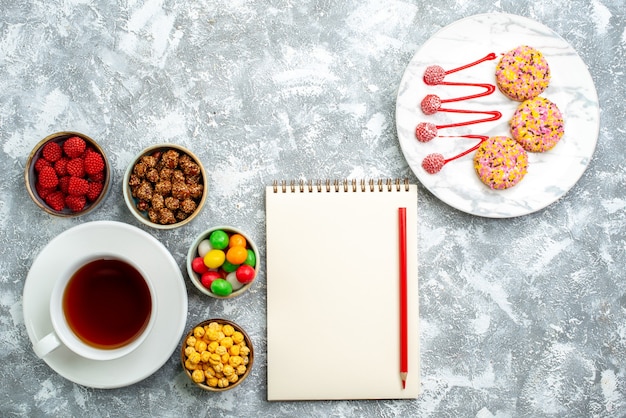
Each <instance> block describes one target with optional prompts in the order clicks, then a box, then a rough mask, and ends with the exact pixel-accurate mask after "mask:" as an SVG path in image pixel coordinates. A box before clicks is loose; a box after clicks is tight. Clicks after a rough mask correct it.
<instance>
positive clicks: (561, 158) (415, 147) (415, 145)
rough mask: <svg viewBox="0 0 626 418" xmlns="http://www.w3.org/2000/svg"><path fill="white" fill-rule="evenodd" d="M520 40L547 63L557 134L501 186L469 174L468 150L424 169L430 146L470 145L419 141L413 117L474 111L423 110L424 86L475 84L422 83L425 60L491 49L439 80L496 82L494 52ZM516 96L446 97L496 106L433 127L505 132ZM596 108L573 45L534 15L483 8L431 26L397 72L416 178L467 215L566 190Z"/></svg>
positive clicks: (503, 214) (452, 60) (439, 61)
mask: <svg viewBox="0 0 626 418" xmlns="http://www.w3.org/2000/svg"><path fill="white" fill-rule="evenodd" d="M519 45H529V46H532V47H535V48H537V49H539V50H540V51H541V52H543V54H544V55H545V57H546V59H547V60H548V64H549V65H550V70H551V74H552V78H551V81H550V85H549V86H548V88H547V89H546V90H545V91H544V93H543V94H542V96H543V97H546V98H548V99H550V100H552V101H553V102H554V103H556V104H557V106H558V107H559V109H560V110H561V112H562V113H563V118H564V121H565V134H564V136H563V138H561V141H560V142H559V143H558V144H557V145H556V146H555V147H554V148H553V149H551V150H550V151H548V152H545V153H541V154H539V153H529V167H528V174H527V175H526V177H525V178H524V179H523V180H522V181H521V182H520V183H518V184H517V185H516V186H514V187H512V188H510V189H507V190H502V191H496V190H491V189H489V188H488V187H487V186H486V185H484V184H483V183H482V182H481V181H480V180H479V179H478V176H477V175H476V174H475V171H474V168H473V161H472V157H473V155H474V153H470V154H468V155H466V156H465V157H462V158H460V159H457V160H455V161H452V162H450V163H448V164H446V165H445V166H444V167H443V169H442V170H441V171H440V172H439V173H437V174H428V173H427V172H426V171H424V169H423V168H422V160H423V159H424V157H425V156H427V155H428V154H431V153H440V154H443V156H444V157H445V158H449V157H452V156H455V155H457V154H459V153H460V152H462V151H464V150H466V149H468V148H470V147H471V146H472V145H475V144H476V142H478V141H477V140H472V139H468V138H444V137H437V138H434V139H433V140H431V141H430V142H426V143H422V142H419V141H417V140H416V138H415V128H416V126H417V124H418V123H419V122H431V123H434V124H435V125H443V124H448V123H454V122H461V121H464V120H469V119H476V118H484V117H485V116H481V115H459V114H453V113H448V112H437V113H436V114H434V115H430V116H427V115H424V114H423V113H422V111H421V109H420V102H421V101H422V99H423V98H424V96H426V95H427V94H436V95H438V96H439V97H441V99H446V98H454V97H461V96H465V95H468V94H474V93H477V92H480V91H481V90H479V89H476V88H466V87H452V86H444V85H437V86H428V85H426V84H425V83H424V81H423V75H424V70H425V69H426V67H428V66H429V65H440V66H441V67H443V68H444V70H450V69H453V68H457V67H460V66H463V65H466V64H468V63H471V62H474V61H476V60H478V59H480V58H482V57H484V56H486V55H487V54H489V53H490V52H494V53H496V54H497V55H498V58H497V59H496V60H492V61H485V62H483V63H481V64H479V65H476V66H474V67H471V68H469V69H465V70H462V71H459V72H456V73H452V74H449V75H447V76H446V78H445V81H455V82H470V83H491V84H494V85H495V66H496V63H497V62H498V60H499V56H500V54H503V53H505V52H507V51H508V50H510V49H513V48H515V47H517V46H519ZM518 104H519V102H515V101H512V100H510V99H508V98H507V97H506V96H504V95H503V94H502V93H500V91H499V90H497V89H496V91H495V92H494V93H493V94H491V95H490V96H487V97H482V98H478V99H472V100H466V101H461V102H453V103H446V104H444V106H442V107H447V108H457V109H471V110H478V111H487V110H499V111H500V112H501V113H502V118H501V119H500V120H498V121H492V122H486V123H480V124H475V125H469V126H466V127H456V128H446V129H440V130H439V132H438V133H439V135H440V136H441V135H464V134H465V135H466V134H473V135H487V136H494V135H507V136H510V132H509V126H508V121H509V119H510V118H511V117H512V116H513V112H514V111H515V109H516V107H517V105H518ZM599 123H600V111H599V105H598V96H597V93H596V89H595V86H594V84H593V80H592V78H591V75H590V74H589V71H588V69H587V67H586V66H585V64H584V62H583V61H582V60H581V59H580V57H579V56H578V54H577V53H576V51H575V50H574V49H573V48H572V47H571V46H570V45H569V44H568V43H567V42H566V41H565V40H564V39H562V38H561V37H560V36H559V35H558V34H556V33H555V32H553V31H552V30H551V29H549V28H547V27H546V26H544V25H542V24H540V23H538V22H535V21H533V20H530V19H527V18H524V17H520V16H515V15H509V14H499V13H494V14H482V15H476V16H471V17H468V18H465V19H462V20H459V21H457V22H455V23H453V24H451V25H449V26H446V27H445V28H443V29H441V30H440V31H438V32H437V33H436V34H435V35H434V36H432V37H431V38H430V39H429V40H428V41H427V42H426V43H424V45H422V47H421V48H420V49H419V50H418V51H417V53H416V54H415V56H414V57H413V58H412V59H411V61H410V63H409V65H408V66H407V69H406V71H405V73H404V75H403V77H402V81H401V82H400V86H399V89H398V97H397V102H396V124H397V130H398V137H399V140H400V146H401V148H402V152H403V153H404V156H405V158H406V160H407V162H408V164H409V166H410V167H411V169H412V170H413V172H414V173H415V175H416V176H417V178H418V179H419V180H420V182H421V183H422V184H423V185H424V186H425V187H426V188H427V189H428V190H429V191H430V192H431V193H433V195H435V196H436V197H437V198H439V199H440V200H442V201H443V202H445V203H447V204H448V205H450V206H452V207H454V208H456V209H459V210H461V211H463V212H467V213H470V214H473V215H478V216H484V217H491V218H508V217H515V216H521V215H526V214H529V213H532V212H535V211H537V210H540V209H542V208H544V207H546V206H548V205H550V204H551V203H553V202H555V201H556V200H558V199H559V198H560V197H562V196H563V195H564V194H565V193H567V192H568V191H569V190H570V188H571V187H572V186H574V184H576V182H577V181H578V180H579V179H580V177H581V176H582V174H583V173H584V171H585V169H586V168H587V165H588V164H589V161H590V160H591V157H592V156H593V152H594V151H595V147H596V143H597V140H598V132H599Z"/></svg>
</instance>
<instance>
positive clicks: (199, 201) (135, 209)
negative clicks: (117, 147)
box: [122, 144, 208, 229]
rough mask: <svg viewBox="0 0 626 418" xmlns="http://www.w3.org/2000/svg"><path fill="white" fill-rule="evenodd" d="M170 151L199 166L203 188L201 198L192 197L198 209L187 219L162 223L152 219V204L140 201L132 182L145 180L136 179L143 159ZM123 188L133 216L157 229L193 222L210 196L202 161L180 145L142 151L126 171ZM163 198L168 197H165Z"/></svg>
mask: <svg viewBox="0 0 626 418" xmlns="http://www.w3.org/2000/svg"><path fill="white" fill-rule="evenodd" d="M169 150H174V151H176V152H178V154H179V155H180V156H183V155H187V156H189V157H190V158H191V159H192V160H193V162H195V163H196V164H197V165H198V167H199V169H200V174H199V175H200V178H199V181H198V184H199V185H201V186H202V194H201V196H199V197H192V200H193V201H194V203H195V205H196V208H195V210H194V211H193V212H192V213H189V214H185V216H186V217H185V218H178V217H176V218H175V221H174V222H172V223H162V222H160V221H158V220H155V221H153V220H151V219H150V216H149V213H154V212H150V210H151V209H152V206H151V203H150V202H147V201H145V200H144V201H142V199H140V198H139V197H138V196H137V195H136V194H135V193H133V187H132V186H131V182H132V181H143V180H144V178H140V179H139V180H137V178H136V177H135V167H136V166H137V164H138V163H139V162H140V161H141V160H142V158H143V157H145V156H155V155H156V156H158V155H162V154H163V153H165V152H167V151H169ZM150 183H151V185H152V186H151V187H154V185H155V184H156V183H153V182H150ZM172 184H173V183H172ZM122 187H123V193H124V200H125V202H126V206H127V207H128V209H129V210H130V212H131V213H132V215H133V216H134V217H135V218H136V219H137V220H138V221H139V222H141V223H143V224H144V225H148V226H151V227H153V228H156V229H173V228H178V227H181V226H183V225H186V224H188V223H189V222H191V221H192V220H193V219H194V218H195V217H196V216H198V214H199V213H200V211H201V210H202V207H203V206H204V203H205V201H206V198H207V194H208V188H207V176H206V172H205V171H204V167H203V166H202V163H201V162H200V159H199V158H198V157H197V156H195V155H194V154H193V153H192V152H191V151H189V150H188V149H186V148H184V147H181V146H180V145H176V144H159V145H153V146H151V147H148V148H146V149H144V150H143V151H141V152H140V153H139V154H138V155H137V156H136V157H135V158H134V159H133V161H132V162H131V163H130V165H129V166H128V168H127V169H126V173H125V175H124V181H123V184H122ZM163 196H166V195H163ZM177 200H178V199H177ZM142 205H143V206H147V207H142ZM171 212H172V213H178V212H180V213H184V212H182V211H181V210H180V209H175V210H172V211H171Z"/></svg>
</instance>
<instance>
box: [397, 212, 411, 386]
mask: <svg viewBox="0 0 626 418" xmlns="http://www.w3.org/2000/svg"><path fill="white" fill-rule="evenodd" d="M398 236H399V244H400V251H399V253H400V259H399V262H400V378H401V379H402V389H405V388H406V378H407V375H408V373H409V358H408V355H409V353H408V350H409V347H408V344H409V341H408V314H407V292H408V290H407V272H406V257H407V254H406V208H398Z"/></svg>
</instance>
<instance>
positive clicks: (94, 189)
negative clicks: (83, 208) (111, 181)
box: [87, 181, 104, 202]
mask: <svg viewBox="0 0 626 418" xmlns="http://www.w3.org/2000/svg"><path fill="white" fill-rule="evenodd" d="M103 188H104V186H103V185H102V183H100V182H97V181H92V182H90V183H89V190H88V191H87V200H88V201H90V202H93V201H95V200H96V199H97V198H98V196H100V193H102V189H103Z"/></svg>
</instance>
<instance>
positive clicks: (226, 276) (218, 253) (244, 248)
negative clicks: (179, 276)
mask: <svg viewBox="0 0 626 418" xmlns="http://www.w3.org/2000/svg"><path fill="white" fill-rule="evenodd" d="M259 264H260V257H259V250H258V249H257V246H256V244H255V243H254V241H253V240H252V239H251V238H250V236H249V235H247V234H245V233H244V232H243V231H241V230H239V229H237V228H234V227H232V226H218V227H215V228H210V229H207V230H206V231H204V232H202V233H201V234H199V235H198V236H197V237H196V239H195V240H194V241H193V243H192V244H191V246H190V247H189V251H188V253H187V273H188V274H189V279H190V280H191V282H192V283H193V284H194V285H195V286H196V287H197V288H198V289H199V290H200V291H201V292H202V293H204V294H206V295H209V296H212V297H215V298H232V297H235V296H239V295H241V294H242V293H244V292H245V291H246V290H248V289H249V288H250V286H251V285H252V283H253V281H254V279H256V277H257V275H258V273H259Z"/></svg>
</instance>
